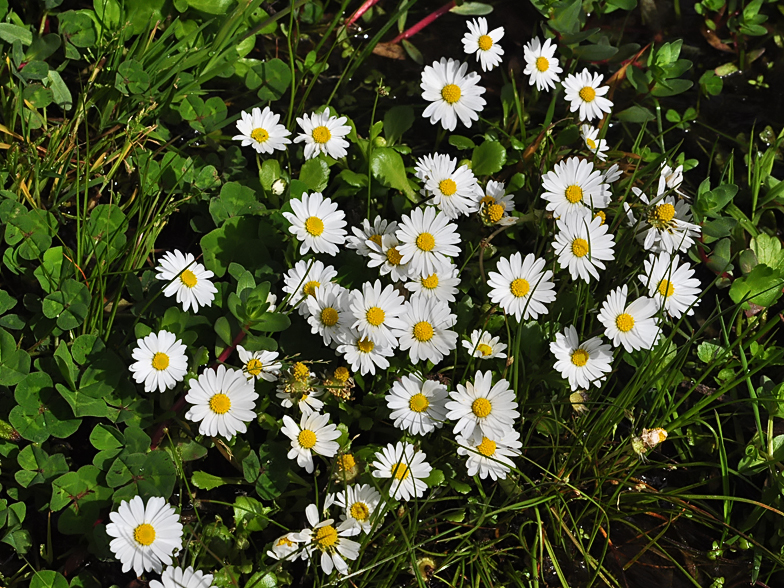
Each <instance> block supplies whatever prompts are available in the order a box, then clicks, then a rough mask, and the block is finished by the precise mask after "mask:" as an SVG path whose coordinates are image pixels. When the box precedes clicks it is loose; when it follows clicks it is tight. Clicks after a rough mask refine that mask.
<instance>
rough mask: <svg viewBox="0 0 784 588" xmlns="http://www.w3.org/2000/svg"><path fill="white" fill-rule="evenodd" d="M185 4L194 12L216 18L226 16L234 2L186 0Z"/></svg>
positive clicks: (230, 0)
mask: <svg viewBox="0 0 784 588" xmlns="http://www.w3.org/2000/svg"><path fill="white" fill-rule="evenodd" d="M187 2H188V6H190V7H191V8H193V9H195V10H198V11H200V12H204V13H205V14H214V15H216V16H218V15H221V14H226V13H227V12H228V10H229V9H230V8H231V7H232V6H233V5H234V4H235V0H187Z"/></svg>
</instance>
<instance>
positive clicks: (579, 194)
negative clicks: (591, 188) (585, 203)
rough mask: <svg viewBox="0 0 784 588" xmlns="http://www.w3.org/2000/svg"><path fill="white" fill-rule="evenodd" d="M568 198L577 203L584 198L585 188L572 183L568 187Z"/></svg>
mask: <svg viewBox="0 0 784 588" xmlns="http://www.w3.org/2000/svg"><path fill="white" fill-rule="evenodd" d="M566 199H567V200H568V201H569V202H571V203H572V204H576V203H578V202H580V200H582V199H583V189H582V188H581V187H580V186H575V185H574V184H572V185H571V186H569V187H568V188H566Z"/></svg>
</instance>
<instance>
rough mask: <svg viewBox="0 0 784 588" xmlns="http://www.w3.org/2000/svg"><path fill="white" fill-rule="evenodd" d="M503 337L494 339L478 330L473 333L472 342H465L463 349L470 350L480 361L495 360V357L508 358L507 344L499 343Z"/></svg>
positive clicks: (485, 332)
mask: <svg viewBox="0 0 784 588" xmlns="http://www.w3.org/2000/svg"><path fill="white" fill-rule="evenodd" d="M500 339H501V337H493V336H492V335H491V334H490V333H488V332H487V331H483V330H481V329H477V330H476V331H474V332H473V333H471V340H470V341H466V340H463V347H465V348H466V349H467V350H468V353H470V354H471V355H472V356H473V357H476V358H479V359H493V358H495V357H506V353H504V349H506V343H499V341H500Z"/></svg>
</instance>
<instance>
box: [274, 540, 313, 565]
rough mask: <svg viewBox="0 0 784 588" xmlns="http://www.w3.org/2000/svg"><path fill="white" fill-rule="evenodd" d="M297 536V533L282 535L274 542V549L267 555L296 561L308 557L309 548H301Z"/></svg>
mask: <svg viewBox="0 0 784 588" xmlns="http://www.w3.org/2000/svg"><path fill="white" fill-rule="evenodd" d="M297 536H298V534H297V533H286V534H285V535H281V536H280V537H278V538H277V539H275V541H274V542H273V543H272V549H271V550H270V551H268V552H267V555H269V556H270V557H271V558H274V559H277V560H281V559H287V560H289V561H296V560H298V559H308V552H307V550H306V549H302V550H300V547H299V545H297Z"/></svg>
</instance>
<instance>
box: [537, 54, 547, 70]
mask: <svg viewBox="0 0 784 588" xmlns="http://www.w3.org/2000/svg"><path fill="white" fill-rule="evenodd" d="M536 69H538V70H539V71H541V72H545V71H547V70H548V69H550V61H549V60H548V59H547V58H546V57H537V58H536Z"/></svg>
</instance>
